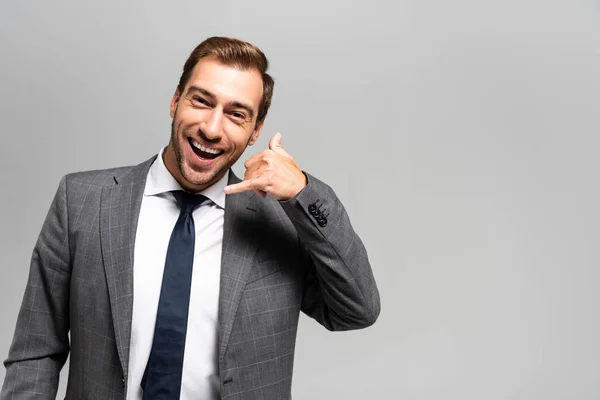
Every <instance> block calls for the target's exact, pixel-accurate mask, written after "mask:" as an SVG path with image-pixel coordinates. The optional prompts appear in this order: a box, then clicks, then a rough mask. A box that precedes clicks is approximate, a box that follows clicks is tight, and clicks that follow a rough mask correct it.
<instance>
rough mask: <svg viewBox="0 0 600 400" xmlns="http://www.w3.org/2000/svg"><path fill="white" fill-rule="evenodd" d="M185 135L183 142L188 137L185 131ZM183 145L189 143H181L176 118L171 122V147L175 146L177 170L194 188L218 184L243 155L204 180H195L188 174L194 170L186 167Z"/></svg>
mask: <svg viewBox="0 0 600 400" xmlns="http://www.w3.org/2000/svg"><path fill="white" fill-rule="evenodd" d="M183 133H184V135H183V136H182V137H181V140H183V137H187V136H186V135H185V131H184V132H183ZM182 145H184V146H186V145H187V143H181V142H180V141H179V138H178V136H177V132H176V128H175V118H173V120H172V122H171V146H173V152H174V153H175V160H176V161H177V168H178V169H179V173H180V174H181V176H182V177H183V179H185V180H186V181H187V182H189V183H190V184H192V185H194V186H205V188H206V187H209V186H211V185H213V184H214V183H216V182H217V181H218V180H219V179H220V178H221V177H222V176H223V175H224V174H225V173H226V172H227V170H229V168H231V166H232V165H233V164H235V162H236V161H237V160H238V159H239V158H240V156H241V155H242V153H240V154H239V155H238V156H237V157H234V158H233V159H232V160H230V162H228V163H226V164H225V165H223V166H222V167H221V168H219V169H217V170H215V171H212V173H210V172H209V174H210V175H209V176H206V177H204V178H202V179H198V180H194V179H193V177H192V176H191V174H189V173H188V170H191V171H193V168H192V167H191V166H186V163H185V158H184V156H183V149H182V148H181V146H182Z"/></svg>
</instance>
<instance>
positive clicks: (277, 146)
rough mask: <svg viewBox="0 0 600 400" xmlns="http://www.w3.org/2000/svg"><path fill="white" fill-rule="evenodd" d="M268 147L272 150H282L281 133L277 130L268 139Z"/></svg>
mask: <svg viewBox="0 0 600 400" xmlns="http://www.w3.org/2000/svg"><path fill="white" fill-rule="evenodd" d="M269 149H271V150H273V151H279V150H283V146H281V133H279V132H277V133H276V134H274V135H273V137H272V138H271V140H269Z"/></svg>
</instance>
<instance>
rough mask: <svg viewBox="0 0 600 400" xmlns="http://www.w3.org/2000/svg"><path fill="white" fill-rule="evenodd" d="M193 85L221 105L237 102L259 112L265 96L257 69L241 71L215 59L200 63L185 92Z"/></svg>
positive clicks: (204, 60)
mask: <svg viewBox="0 0 600 400" xmlns="http://www.w3.org/2000/svg"><path fill="white" fill-rule="evenodd" d="M192 85H193V86H199V87H201V88H202V89H205V90H208V91H209V92H211V93H212V94H213V95H215V97H216V99H217V101H218V102H220V103H221V102H222V103H228V102H235V101H237V102H240V103H244V104H248V105H250V106H252V107H253V108H254V109H255V110H258V106H259V104H260V101H261V99H262V94H263V84H262V77H261V75H260V72H258V71H257V70H255V69H251V70H245V71H244V70H239V69H236V68H234V67H230V66H227V65H224V64H222V63H221V62H220V61H218V60H217V59H216V58H213V57H207V58H203V59H201V60H200V61H198V63H197V64H196V66H195V67H194V70H193V71H192V74H191V76H190V79H189V81H188V82H187V84H186V87H185V89H184V90H185V91H187V90H188V89H189V88H190V86H192Z"/></svg>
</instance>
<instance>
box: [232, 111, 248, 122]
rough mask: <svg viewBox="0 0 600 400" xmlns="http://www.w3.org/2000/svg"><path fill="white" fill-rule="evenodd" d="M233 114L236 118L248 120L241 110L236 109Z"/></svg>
mask: <svg viewBox="0 0 600 400" xmlns="http://www.w3.org/2000/svg"><path fill="white" fill-rule="evenodd" d="M231 115H232V116H233V117H234V118H235V119H239V120H246V116H245V115H244V114H243V113H241V112H239V111H234V112H232V113H231Z"/></svg>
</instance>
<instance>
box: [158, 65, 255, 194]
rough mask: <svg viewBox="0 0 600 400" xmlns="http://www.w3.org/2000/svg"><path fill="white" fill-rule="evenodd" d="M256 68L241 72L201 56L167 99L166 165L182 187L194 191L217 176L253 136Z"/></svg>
mask: <svg viewBox="0 0 600 400" xmlns="http://www.w3.org/2000/svg"><path fill="white" fill-rule="evenodd" d="M262 94H263V86H262V78H261V75H260V73H259V72H258V71H256V70H249V71H241V70H237V69H235V68H232V67H228V66H225V65H223V64H221V63H220V62H219V61H217V60H216V59H215V58H212V57H211V58H203V59H201V60H200V61H199V62H198V64H196V67H195V68H194V70H193V72H192V74H191V76H190V79H189V81H188V82H187V84H186V86H185V88H184V90H183V92H182V93H179V91H178V90H177V91H175V94H174V95H173V98H172V99H171V118H173V122H172V125H171V140H170V142H169V145H168V147H167V150H166V151H165V154H164V161H165V165H166V167H167V169H168V170H169V172H170V173H171V175H173V177H175V179H176V180H177V181H178V182H179V184H180V185H181V186H182V187H183V188H184V189H186V190H189V191H191V192H198V191H200V190H203V189H205V188H207V187H209V186H211V185H212V184H214V183H215V182H217V181H218V180H219V179H221V178H222V177H223V175H224V174H225V173H226V172H227V171H228V170H229V168H230V167H231V166H232V165H233V164H234V163H235V162H236V161H237V160H238V158H239V157H240V156H241V155H242V153H243V152H244V150H245V149H246V147H247V146H248V145H252V144H254V143H255V142H256V140H257V139H258V136H259V134H260V130H261V128H262V124H260V125H259V126H257V125H256V117H257V114H258V108H259V105H260V101H261V99H262Z"/></svg>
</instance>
